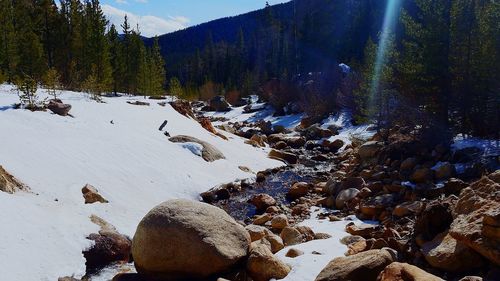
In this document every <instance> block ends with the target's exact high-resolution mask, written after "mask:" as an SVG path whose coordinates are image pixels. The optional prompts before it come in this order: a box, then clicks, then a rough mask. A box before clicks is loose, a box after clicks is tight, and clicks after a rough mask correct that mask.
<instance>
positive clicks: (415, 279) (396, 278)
mask: <svg viewBox="0 0 500 281" xmlns="http://www.w3.org/2000/svg"><path fill="white" fill-rule="evenodd" d="M377 281H444V280H443V279H441V278H439V277H437V276H435V275H432V274H430V273H428V272H425V271H424V270H422V269H420V268H418V267H416V266H414V265H411V264H407V263H399V262H393V263H391V264H390V265H388V266H387V267H386V268H385V269H384V271H382V272H381V273H380V275H379V276H378V279H377Z"/></svg>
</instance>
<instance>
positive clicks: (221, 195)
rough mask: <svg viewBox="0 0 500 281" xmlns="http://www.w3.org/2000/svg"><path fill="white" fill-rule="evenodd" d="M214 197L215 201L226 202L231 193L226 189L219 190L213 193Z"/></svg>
mask: <svg viewBox="0 0 500 281" xmlns="http://www.w3.org/2000/svg"><path fill="white" fill-rule="evenodd" d="M215 196H216V197H217V200H227V199H229V198H231V193H230V192H229V190H227V188H219V189H218V190H217V191H215Z"/></svg>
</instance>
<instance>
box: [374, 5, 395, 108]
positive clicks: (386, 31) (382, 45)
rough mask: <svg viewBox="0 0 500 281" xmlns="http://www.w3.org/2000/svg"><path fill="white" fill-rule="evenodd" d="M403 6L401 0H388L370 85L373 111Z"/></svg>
mask: <svg viewBox="0 0 500 281" xmlns="http://www.w3.org/2000/svg"><path fill="white" fill-rule="evenodd" d="M400 7H401V0H388V1H387V6H386V8H385V15H384V22H383V25H382V32H381V35H380V40H379V42H378V47H377V54H376V57H375V65H374V69H373V77H372V81H371V85H370V96H369V98H370V99H369V109H370V112H373V109H374V107H375V100H376V95H378V94H379V92H380V91H379V90H380V89H379V88H380V77H381V74H382V68H383V66H384V65H385V64H386V58H387V56H386V52H387V47H388V45H389V41H390V40H391V35H392V34H393V33H394V30H395V28H396V23H397V20H398V18H399V11H400Z"/></svg>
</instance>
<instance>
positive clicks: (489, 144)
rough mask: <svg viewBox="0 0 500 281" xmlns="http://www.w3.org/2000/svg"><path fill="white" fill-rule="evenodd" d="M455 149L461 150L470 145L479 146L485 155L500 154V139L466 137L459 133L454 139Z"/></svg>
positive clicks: (453, 146)
mask: <svg viewBox="0 0 500 281" xmlns="http://www.w3.org/2000/svg"><path fill="white" fill-rule="evenodd" d="M451 146H452V148H453V150H461V149H464V148H468V147H476V148H479V149H480V150H481V151H482V152H483V156H485V157H488V156H498V155H500V140H494V139H492V140H489V139H481V138H475V137H466V136H463V135H457V136H456V137H455V138H454V139H453V143H452V145H451Z"/></svg>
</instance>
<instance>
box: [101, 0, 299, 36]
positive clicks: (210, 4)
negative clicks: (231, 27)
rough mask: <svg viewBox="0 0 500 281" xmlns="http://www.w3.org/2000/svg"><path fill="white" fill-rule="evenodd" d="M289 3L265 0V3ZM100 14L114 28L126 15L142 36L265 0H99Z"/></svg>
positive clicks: (253, 7) (242, 10) (256, 5)
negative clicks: (101, 11)
mask: <svg viewBox="0 0 500 281" xmlns="http://www.w3.org/2000/svg"><path fill="white" fill-rule="evenodd" d="M288 1H289V0H268V2H269V4H271V5H273V4H278V3H283V2H288ZM101 4H102V7H103V11H104V13H105V14H106V16H107V17H108V19H109V20H110V22H111V23H114V24H115V25H116V26H119V24H120V23H122V22H123V17H124V15H125V14H127V15H128V17H129V19H130V22H131V25H132V26H134V27H135V26H136V25H137V23H138V24H139V28H140V31H141V33H142V35H144V36H154V35H161V34H164V33H168V32H172V31H175V30H179V29H183V28H186V27H188V26H192V25H196V24H200V23H204V22H207V21H210V20H214V19H218V18H222V17H227V16H234V15H239V14H242V13H246V12H249V11H253V10H257V9H260V8H263V7H264V6H265V4H266V0H101Z"/></svg>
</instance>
